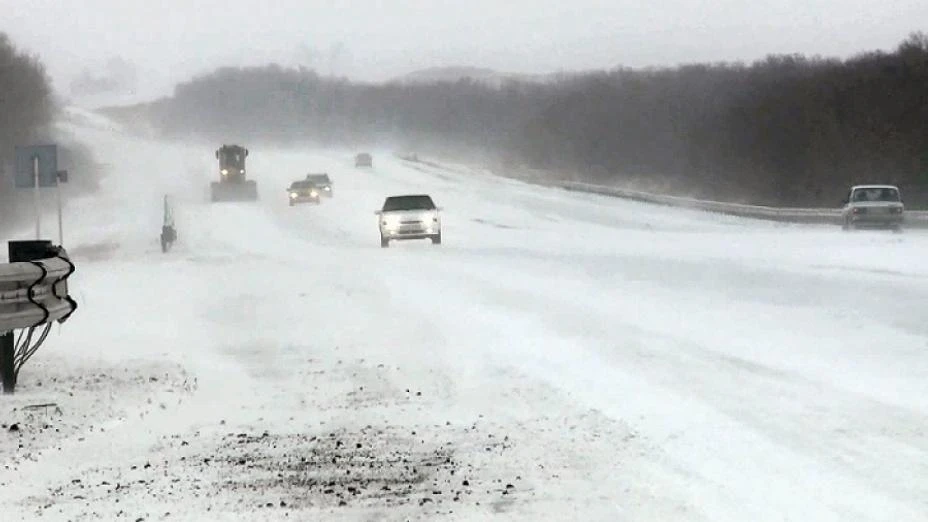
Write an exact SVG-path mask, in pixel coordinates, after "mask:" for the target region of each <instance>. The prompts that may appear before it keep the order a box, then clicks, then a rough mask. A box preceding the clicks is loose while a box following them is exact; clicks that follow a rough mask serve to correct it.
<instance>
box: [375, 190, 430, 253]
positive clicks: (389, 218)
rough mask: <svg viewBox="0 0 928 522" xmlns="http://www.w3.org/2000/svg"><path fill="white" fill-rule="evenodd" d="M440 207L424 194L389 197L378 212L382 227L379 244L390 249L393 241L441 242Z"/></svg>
mask: <svg viewBox="0 0 928 522" xmlns="http://www.w3.org/2000/svg"><path fill="white" fill-rule="evenodd" d="M440 210H441V209H440V208H438V207H436V206H435V202H433V201H432V198H431V197H429V196H427V195H425V194H415V195H406V196H390V197H388V198H387V199H386V200H385V201H384V202H383V208H381V209H380V210H378V211H377V212H375V213H376V214H377V215H378V216H379V219H378V222H379V226H380V246H381V247H383V248H387V247H389V246H390V240H393V239H398V240H405V239H431V240H432V244H435V245H440V244H441V216H440V215H439V211H440Z"/></svg>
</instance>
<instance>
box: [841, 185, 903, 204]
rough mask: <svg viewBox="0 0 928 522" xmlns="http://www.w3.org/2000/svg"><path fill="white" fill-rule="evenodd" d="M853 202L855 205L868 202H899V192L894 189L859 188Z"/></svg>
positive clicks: (852, 199) (855, 192)
mask: <svg viewBox="0 0 928 522" xmlns="http://www.w3.org/2000/svg"><path fill="white" fill-rule="evenodd" d="M851 201H853V202H855V203H861V202H868V201H891V202H898V201H899V191H898V190H896V189H894V188H889V187H886V188H882V187H876V188H859V189H856V190H855V191H854V196H853V197H852V198H851Z"/></svg>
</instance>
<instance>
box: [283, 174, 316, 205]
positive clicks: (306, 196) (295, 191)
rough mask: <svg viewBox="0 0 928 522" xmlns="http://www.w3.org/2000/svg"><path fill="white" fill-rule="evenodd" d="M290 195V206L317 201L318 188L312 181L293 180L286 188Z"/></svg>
mask: <svg viewBox="0 0 928 522" xmlns="http://www.w3.org/2000/svg"><path fill="white" fill-rule="evenodd" d="M287 194H288V196H289V197H290V206H291V207H292V206H293V205H296V204H299V203H319V201H320V200H319V189H318V188H316V185H315V184H314V183H313V182H312V181H307V180H305V179H304V180H300V181H294V182H293V183H291V184H290V188H288V189H287Z"/></svg>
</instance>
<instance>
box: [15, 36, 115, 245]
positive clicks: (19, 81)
mask: <svg viewBox="0 0 928 522" xmlns="http://www.w3.org/2000/svg"><path fill="white" fill-rule="evenodd" d="M59 109H60V107H58V105H57V103H56V101H55V96H54V92H53V89H52V85H51V80H50V79H49V77H48V75H47V74H46V72H45V67H44V66H43V65H42V63H41V62H40V61H39V59H38V58H37V57H35V56H33V55H30V54H28V53H26V52H25V51H22V50H20V49H18V48H17V47H16V46H15V45H14V44H13V42H12V41H11V40H10V38H9V37H8V36H7V35H6V34H4V33H0V234H2V233H5V232H8V231H9V230H10V229H11V228H12V227H14V226H16V225H19V224H21V223H22V222H24V221H26V220H28V219H31V218H32V207H31V202H32V199H31V198H32V193H31V192H26V191H23V190H20V189H16V188H15V187H14V185H13V173H14V169H15V156H16V153H15V150H16V146H17V145H32V144H42V143H53V142H58V165H59V167H60V168H63V169H68V171H69V174H70V181H69V185H70V186H71V190H69V191H68V193H72V194H73V193H77V192H85V191H89V190H93V189H95V188H96V186H97V180H98V174H99V172H98V169H97V168H96V166H95V164H94V162H93V158H92V154H91V152H90V150H89V149H88V148H87V147H86V146H84V145H82V144H81V143H79V142H77V141H76V140H74V139H72V138H65V137H62V136H56V134H57V133H56V132H55V131H54V129H53V128H52V124H53V122H54V120H55V118H56V117H58V114H59ZM0 239H3V236H0Z"/></svg>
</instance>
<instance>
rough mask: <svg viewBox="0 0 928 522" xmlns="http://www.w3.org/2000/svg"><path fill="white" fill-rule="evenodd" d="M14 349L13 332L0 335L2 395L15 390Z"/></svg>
mask: <svg viewBox="0 0 928 522" xmlns="http://www.w3.org/2000/svg"><path fill="white" fill-rule="evenodd" d="M15 349H16V346H15V343H14V342H13V332H6V333H4V334H0V381H3V393H13V390H14V389H15V388H16V371H15V369H14V368H13V355H14V353H13V352H14V351H15Z"/></svg>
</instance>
